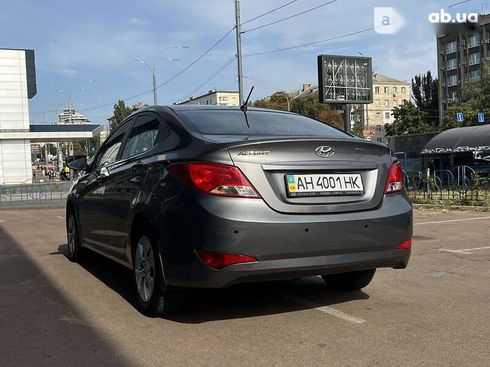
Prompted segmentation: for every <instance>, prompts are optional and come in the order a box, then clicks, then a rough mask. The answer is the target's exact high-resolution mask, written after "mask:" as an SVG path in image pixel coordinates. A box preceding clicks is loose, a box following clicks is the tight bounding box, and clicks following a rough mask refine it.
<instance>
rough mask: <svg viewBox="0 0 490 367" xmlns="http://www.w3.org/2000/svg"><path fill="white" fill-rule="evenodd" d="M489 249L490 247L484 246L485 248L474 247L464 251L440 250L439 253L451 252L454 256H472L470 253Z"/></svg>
mask: <svg viewBox="0 0 490 367" xmlns="http://www.w3.org/2000/svg"><path fill="white" fill-rule="evenodd" d="M488 249H490V246H485V247H474V248H465V249H462V250H449V249H445V248H440V249H439V251H443V252H451V253H455V254H463V255H472V254H473V252H472V251H478V250H488Z"/></svg>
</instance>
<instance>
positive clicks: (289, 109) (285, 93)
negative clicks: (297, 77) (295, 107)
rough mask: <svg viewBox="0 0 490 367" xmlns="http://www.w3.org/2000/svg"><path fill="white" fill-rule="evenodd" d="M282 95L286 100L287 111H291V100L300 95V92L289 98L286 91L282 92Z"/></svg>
mask: <svg viewBox="0 0 490 367" xmlns="http://www.w3.org/2000/svg"><path fill="white" fill-rule="evenodd" d="M283 95H284V96H285V97H286V100H287V101H288V112H291V102H292V101H294V100H295V99H296V98H298V97H299V96H301V93H298V94H297V95H296V96H294V97H293V98H289V94H288V92H284V93H283Z"/></svg>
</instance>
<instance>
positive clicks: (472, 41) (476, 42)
mask: <svg viewBox="0 0 490 367" xmlns="http://www.w3.org/2000/svg"><path fill="white" fill-rule="evenodd" d="M476 46H480V35H479V34H475V35H473V36H470V37H469V38H468V48H469V47H476Z"/></svg>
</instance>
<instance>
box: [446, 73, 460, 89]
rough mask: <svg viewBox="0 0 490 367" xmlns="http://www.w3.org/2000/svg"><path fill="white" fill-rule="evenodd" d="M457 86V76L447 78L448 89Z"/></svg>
mask: <svg viewBox="0 0 490 367" xmlns="http://www.w3.org/2000/svg"><path fill="white" fill-rule="evenodd" d="M456 84H458V76H457V75H449V76H448V77H447V85H448V87H452V86H454V85H456Z"/></svg>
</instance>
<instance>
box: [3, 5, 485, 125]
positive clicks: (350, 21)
mask: <svg viewBox="0 0 490 367" xmlns="http://www.w3.org/2000/svg"><path fill="white" fill-rule="evenodd" d="M2 1H3V2H4V5H3V6H2V11H1V12H0V47H1V48H21V49H22V48H26V49H34V51H35V58H36V76H37V95H36V96H35V97H34V98H32V99H31V101H30V103H29V109H30V119H31V123H51V122H53V121H54V120H55V119H56V116H57V113H59V112H60V111H61V110H62V108H63V107H64V106H66V104H67V100H68V98H67V97H68V96H69V95H71V96H72V100H73V106H74V108H75V109H76V110H77V111H79V112H82V113H83V114H85V115H86V116H87V117H88V118H89V119H90V120H91V122H93V123H98V124H106V123H107V119H108V118H109V117H110V116H111V115H112V112H113V105H114V103H115V102H116V101H117V100H119V99H122V100H124V101H125V102H126V104H128V105H132V104H134V103H137V102H144V103H147V104H153V94H152V92H151V89H152V80H151V72H150V70H149V69H148V68H147V67H146V66H145V65H144V64H141V63H139V62H137V61H135V60H134V59H135V58H137V59H140V60H144V61H145V62H146V63H147V65H149V66H150V67H152V66H153V65H154V64H156V69H157V84H158V85H161V84H164V85H162V86H161V87H160V88H158V103H159V104H161V105H170V104H173V103H174V102H176V101H178V100H183V99H186V98H188V97H189V96H190V95H193V96H197V95H199V94H204V93H206V92H207V91H208V90H210V89H224V90H237V88H238V87H237V67H236V61H231V62H230V60H232V58H233V56H234V55H235V54H236V38H235V32H234V31H232V32H231V33H229V34H228V36H226V37H225V38H224V39H223V40H222V41H221V42H220V43H219V44H218V45H217V46H216V47H214V48H213V49H212V50H211V51H210V52H209V53H207V54H206V55H205V56H204V57H202V58H201V59H200V60H199V61H197V62H196V63H194V64H193V65H192V66H191V67H189V68H188V69H187V70H185V71H184V72H182V70H183V69H185V68H187V67H188V66H189V65H190V64H191V63H193V62H194V61H195V60H196V59H197V58H199V57H200V56H201V55H202V54H203V53H204V52H205V51H206V50H207V49H209V48H210V47H211V46H212V45H213V44H215V43H216V42H217V41H218V40H219V39H221V38H222V37H223V36H224V35H225V34H226V33H227V32H228V31H230V30H232V29H233V27H234V24H235V14H234V0H180V1H179V0H139V1H137V2H136V1H127V0H118V1H116V0H99V1H94V0H84V1H66V0H63V1H61V0H45V1H36V0H16V1H7V0H2ZM460 1H461V0H451V1H445V0H439V1H430V0H391V1H389V0H337V1H333V2H331V3H330V4H328V5H325V6H322V7H319V8H318V9H316V10H314V11H310V12H307V13H305V14H303V15H300V16H297V17H294V18H291V19H289V20H285V21H281V22H279V23H277V24H273V25H270V26H266V27H263V28H260V29H256V30H253V28H255V27H259V26H262V25H265V24H267V23H271V22H274V21H276V20H280V19H283V18H285V17H288V16H291V15H294V14H297V13H300V12H302V11H305V10H308V9H310V8H313V7H315V6H319V5H322V4H325V3H326V2H327V0H296V1H291V0H241V2H240V6H241V19H242V23H245V24H243V26H242V31H244V33H243V34H242V52H243V54H244V58H243V75H244V77H245V79H244V90H245V91H246V92H247V91H248V90H249V89H250V87H251V86H252V85H254V87H255V88H254V92H253V95H252V97H251V99H252V100H255V99H259V98H262V97H264V96H267V95H270V94H272V93H273V92H274V91H277V90H287V91H293V90H298V89H299V88H301V85H302V84H303V83H317V80H318V77H317V64H316V58H317V56H318V55H320V54H339V55H350V56H356V55H359V54H362V55H364V56H370V57H372V58H373V67H374V72H377V73H382V74H385V75H388V76H391V77H393V78H396V79H400V80H405V81H410V80H411V79H412V77H413V76H414V75H416V74H421V73H425V72H426V71H428V70H430V71H432V72H433V73H437V64H436V57H437V55H436V38H435V28H434V25H433V24H431V23H430V22H429V21H428V15H429V14H431V13H433V12H440V10H441V9H445V10H446V11H450V12H452V13H456V12H480V11H481V10H482V7H484V6H485V5H482V1H472V0H470V1H465V2H464V3H463V4H458V5H455V6H452V7H450V6H451V5H453V4H456V3H458V2H460ZM289 2H291V4H290V5H288V6H285V7H283V8H282V9H280V10H278V11H275V12H273V13H271V14H269V15H267V16H264V17H261V18H259V19H257V20H255V21H251V22H247V21H248V20H250V19H252V18H254V17H256V16H257V15H260V14H263V13H265V12H268V11H269V10H271V9H274V8H277V7H278V6H281V5H283V4H286V3H289ZM375 7H393V8H394V9H395V10H396V11H397V12H398V13H399V14H400V15H401V16H402V17H403V18H404V20H405V24H404V26H403V27H402V28H401V29H399V30H398V31H397V32H396V33H394V34H378V33H376V32H375V31H374V30H369V31H366V32H363V33H359V34H356V35H352V36H348V37H341V38H337V39H335V40H332V41H329V42H323V43H317V44H315V45H310V46H307V47H300V48H295V49H292V50H286V51H281V52H273V53H266V54H262V55H251V54H254V53H260V52H263V51H271V50H276V49H280V48H287V47H291V46H295V45H300V44H305V43H309V42H315V41H320V40H327V39H330V38H334V37H337V36H341V35H345V34H350V33H354V32H357V31H361V30H365V29H369V28H372V27H373V22H374V16H373V12H374V10H373V9H374V8H375ZM182 46H184V47H186V48H178V47H182ZM159 55H160V56H161V57H162V58H173V59H179V60H178V61H176V60H164V59H159ZM247 55H248V56H247ZM227 62H228V65H227V67H225V68H224V69H222V67H223V66H225V65H226V64H227ZM221 69H222V70H221ZM218 70H221V71H220V72H219V73H217V74H216V75H215V77H214V78H212V79H211V78H210V76H212V75H213V74H215V73H216V72H217V71H218ZM177 74H179V75H178V76H176V75H177ZM171 78H172V80H171V81H168V80H169V79H171ZM209 79H210V80H209ZM167 81H168V82H167ZM206 81H207V83H205V82H206Z"/></svg>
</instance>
